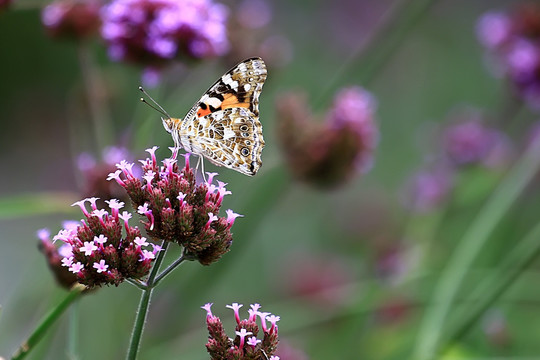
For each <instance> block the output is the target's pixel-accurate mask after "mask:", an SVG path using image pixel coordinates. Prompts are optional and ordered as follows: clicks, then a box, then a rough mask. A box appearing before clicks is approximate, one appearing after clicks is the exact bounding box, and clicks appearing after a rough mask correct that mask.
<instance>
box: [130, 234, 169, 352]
mask: <svg viewBox="0 0 540 360" xmlns="http://www.w3.org/2000/svg"><path fill="white" fill-rule="evenodd" d="M168 246H169V243H168V242H166V241H163V243H162V244H161V248H162V250H161V251H160V252H159V253H158V256H157V258H156V260H155V262H154V266H153V267H152V270H150V275H149V276H148V280H147V281H146V284H147V287H146V289H143V291H142V295H141V300H140V302H139V308H138V310H137V316H136V317H135V323H134V324H133V331H132V332H131V340H130V343H129V349H128V354H127V357H126V359H128V360H135V359H136V358H137V353H138V351H139V344H140V342H141V337H142V333H143V331H144V324H145V322H146V316H147V315H148V307H149V306H150V299H151V298H152V292H153V290H154V286H155V283H154V279H155V278H156V275H157V273H158V271H159V267H160V266H161V263H162V262H163V259H164V258H165V253H166V252H167V247H168Z"/></svg>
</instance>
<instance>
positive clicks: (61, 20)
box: [41, 0, 101, 39]
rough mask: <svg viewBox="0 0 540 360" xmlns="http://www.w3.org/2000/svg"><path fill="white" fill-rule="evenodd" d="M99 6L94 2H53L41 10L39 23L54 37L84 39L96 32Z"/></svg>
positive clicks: (98, 23)
mask: <svg viewBox="0 0 540 360" xmlns="http://www.w3.org/2000/svg"><path fill="white" fill-rule="evenodd" d="M100 6H101V5H100V2H98V1H95V0H59V1H55V2H53V3H51V4H49V5H47V6H46V7H45V8H44V9H43V11H42V13H41V21H42V22H43V25H44V26H45V28H46V29H47V31H48V32H49V34H51V35H52V36H54V37H69V38H75V39H80V38H86V37H89V36H92V35H95V34H97V32H98V29H99V25H100V23H101V20H100V17H99V12H100Z"/></svg>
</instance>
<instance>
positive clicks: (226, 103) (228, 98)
mask: <svg viewBox="0 0 540 360" xmlns="http://www.w3.org/2000/svg"><path fill="white" fill-rule="evenodd" d="M233 107H243V108H249V103H246V102H243V103H241V102H238V98H237V97H236V95H234V94H225V95H223V102H222V103H221V108H222V109H228V108H233Z"/></svg>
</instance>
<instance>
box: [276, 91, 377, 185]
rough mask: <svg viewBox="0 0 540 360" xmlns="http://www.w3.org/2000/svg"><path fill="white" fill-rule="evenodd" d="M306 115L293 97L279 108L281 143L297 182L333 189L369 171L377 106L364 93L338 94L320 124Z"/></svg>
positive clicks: (301, 101)
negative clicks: (358, 174)
mask: <svg viewBox="0 0 540 360" xmlns="http://www.w3.org/2000/svg"><path fill="white" fill-rule="evenodd" d="M306 109H309V107H308V106H307V104H306V100H305V98H304V97H303V96H300V95H298V94H288V95H286V96H284V97H283V98H282V99H280V101H279V102H278V109H277V110H278V120H279V122H280V124H279V125H280V126H281V131H280V136H281V142H282V145H283V148H284V150H285V153H286V156H287V160H288V162H289V165H290V168H291V171H292V172H293V173H294V174H295V175H296V177H298V178H299V179H301V180H304V181H306V182H309V183H312V184H315V185H318V186H321V187H332V186H336V185H339V184H341V183H343V182H345V181H346V180H348V179H350V178H351V177H352V176H353V175H354V174H357V173H365V172H367V171H368V170H369V169H370V168H371V165H372V163H373V152H374V150H375V147H376V145H377V140H378V130H377V126H376V124H375V121H374V112H375V109H376V101H375V99H374V98H373V96H372V95H371V94H370V93H369V92H367V91H366V90H364V89H362V88H361V87H350V88H345V89H342V90H341V91H340V92H338V93H337V94H336V97H335V100H334V104H333V107H332V108H331V109H330V110H329V112H328V114H327V115H326V121H325V122H324V123H323V124H319V123H318V122H317V121H314V120H313V119H311V118H312V117H313V116H312V115H311V114H310V113H309V112H308V110H306Z"/></svg>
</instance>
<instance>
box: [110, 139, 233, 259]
mask: <svg viewBox="0 0 540 360" xmlns="http://www.w3.org/2000/svg"><path fill="white" fill-rule="evenodd" d="M156 150H157V146H155V147H153V148H151V149H148V150H147V151H148V152H149V153H150V158H147V159H146V160H141V164H142V165H141V169H142V174H143V176H142V177H141V178H139V177H137V176H135V175H134V169H133V167H134V166H135V164H132V163H127V162H124V161H123V162H120V163H119V164H117V166H118V170H117V171H116V172H114V173H111V174H110V175H109V180H113V179H114V180H116V181H117V182H118V184H120V185H121V186H122V187H124V189H125V190H126V192H127V194H128V196H129V197H130V199H131V201H132V203H133V207H134V208H135V209H137V212H138V213H139V214H140V215H141V216H143V217H144V221H143V223H144V226H145V228H146V231H147V233H148V235H150V236H151V237H152V238H154V239H161V240H166V241H170V242H175V243H177V244H179V245H181V246H182V247H184V250H185V255H186V256H188V257H189V258H191V259H196V260H198V261H199V262H200V263H201V264H203V265H209V264H211V263H212V262H214V261H217V260H218V259H219V258H220V257H221V256H222V255H223V254H225V253H226V252H227V251H229V247H230V246H231V244H232V234H231V227H232V225H233V224H234V222H235V219H236V218H237V217H238V216H240V215H238V214H236V213H234V212H233V211H232V210H230V209H229V210H227V211H226V216H225V217H219V215H218V214H219V212H220V208H221V205H222V201H223V198H224V196H225V195H228V194H230V193H231V192H230V191H227V189H226V188H225V185H226V184H225V183H222V182H221V181H217V184H214V178H215V177H216V175H217V174H215V173H210V174H208V181H206V182H202V183H197V182H196V181H195V175H194V173H193V170H192V169H191V167H190V165H189V154H187V155H185V166H184V167H183V168H182V169H179V167H178V164H177V160H175V159H172V158H167V159H165V160H163V165H161V166H160V164H158V162H157V159H156V155H155V151H156Z"/></svg>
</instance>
